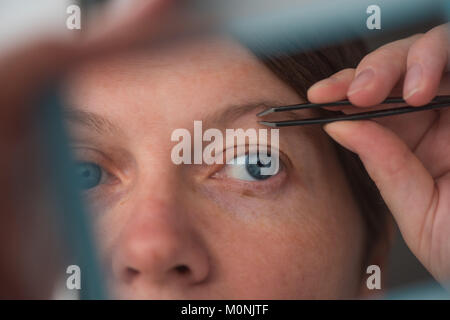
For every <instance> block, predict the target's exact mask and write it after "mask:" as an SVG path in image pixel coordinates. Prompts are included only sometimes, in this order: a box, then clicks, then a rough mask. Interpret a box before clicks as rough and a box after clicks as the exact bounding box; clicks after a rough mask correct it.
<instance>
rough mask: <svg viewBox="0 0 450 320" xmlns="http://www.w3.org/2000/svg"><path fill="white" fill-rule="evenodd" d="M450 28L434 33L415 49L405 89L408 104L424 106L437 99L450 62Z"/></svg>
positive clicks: (409, 54)
mask: <svg viewBox="0 0 450 320" xmlns="http://www.w3.org/2000/svg"><path fill="white" fill-rule="evenodd" d="M449 26H450V24H447V25H442V26H439V27H436V28H434V29H432V30H430V31H429V32H427V33H426V34H425V35H424V36H423V37H422V38H420V39H419V40H417V41H416V42H415V43H414V44H413V45H412V46H411V48H410V50H409V53H408V59H407V68H408V71H407V73H406V78H405V84H404V88H403V96H404V99H405V100H406V101H407V102H408V104H410V105H413V106H421V105H424V104H427V103H429V102H430V101H431V99H433V98H434V97H435V96H436V94H437V92H438V89H439V84H440V82H441V78H442V75H443V73H444V71H446V69H447V67H448V63H449V50H450V39H449V36H450V35H449V30H448V27H449Z"/></svg>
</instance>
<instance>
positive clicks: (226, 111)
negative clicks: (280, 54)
mask: <svg viewBox="0 0 450 320" xmlns="http://www.w3.org/2000/svg"><path fill="white" fill-rule="evenodd" d="M282 105H284V104H283V103H281V102H279V101H275V100H262V101H255V102H250V103H244V104H237V105H229V106H227V107H225V108H221V109H220V110H216V111H215V112H213V113H210V114H207V115H205V116H204V117H201V118H203V119H199V120H203V122H204V123H211V124H220V125H221V126H228V125H230V124H231V123H233V122H234V121H236V120H238V119H239V118H241V117H243V116H246V115H248V114H252V113H253V114H254V115H255V125H258V124H257V123H256V121H257V119H256V114H257V113H258V112H260V111H263V110H265V109H267V108H270V107H277V106H282ZM63 117H64V119H65V120H67V121H68V122H73V123H76V124H79V125H82V126H84V127H86V128H88V129H91V130H94V131H96V132H97V133H99V134H116V135H117V134H119V135H124V132H123V130H122V129H121V127H120V126H119V125H118V124H116V123H114V122H113V121H111V120H109V119H108V118H106V117H104V116H102V115H99V114H97V113H93V112H89V111H84V110H79V109H76V108H74V107H67V108H65V109H64V112H63ZM283 118H284V119H287V120H289V119H298V118H299V113H298V112H297V113H296V112H293V111H288V112H284V113H283Z"/></svg>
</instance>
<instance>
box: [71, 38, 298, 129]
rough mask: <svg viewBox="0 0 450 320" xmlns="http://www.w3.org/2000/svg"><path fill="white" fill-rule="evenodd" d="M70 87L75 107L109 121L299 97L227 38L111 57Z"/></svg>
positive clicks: (79, 73) (75, 77) (81, 71)
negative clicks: (105, 115)
mask: <svg viewBox="0 0 450 320" xmlns="http://www.w3.org/2000/svg"><path fill="white" fill-rule="evenodd" d="M69 84H70V85H69V89H70V90H69V95H70V100H71V102H72V103H74V105H75V106H76V107H77V108H81V109H88V110H89V111H91V112H95V113H103V112H104V110H105V108H108V113H109V114H110V115H111V116H114V115H117V114H119V113H122V112H127V113H128V114H129V113H130V112H132V113H139V114H142V113H143V112H148V111H150V110H149V108H151V112H152V114H153V117H154V118H156V117H160V118H164V117H168V116H169V115H170V117H171V118H173V117H175V118H177V116H178V113H179V110H180V108H185V109H186V110H189V113H190V114H191V115H193V116H194V117H196V118H199V117H201V116H202V115H203V114H204V113H205V112H207V111H209V109H211V108H215V109H217V108H220V107H221V106H225V105H230V104H231V105H232V104H245V103H251V102H253V101H254V100H268V101H273V100H280V99H281V100H283V99H286V100H292V101H293V100H294V99H296V98H297V97H296V95H295V94H294V93H293V92H292V91H291V90H290V89H289V88H288V87H287V86H285V85H284V84H282V83H281V81H280V80H278V79H277V78H276V76H275V75H274V74H272V73H271V72H270V71H269V70H267V69H266V68H265V67H264V66H263V64H262V63H261V62H260V61H258V60H257V59H256V58H255V57H254V56H253V55H252V54H251V52H249V51H248V50H247V49H246V48H244V47H243V46H241V45H239V44H238V43H237V42H235V41H233V40H231V39H228V38H220V39H219V38H215V39H210V38H209V39H196V40H192V41H190V42H185V43H180V44H177V45H174V46H171V47H167V48H164V49H159V50H151V51H150V50H145V51H140V52H136V53H129V54H126V55H121V56H115V57H110V58H108V59H107V60H103V61H97V62H95V63H91V64H90V65H86V66H83V67H82V68H80V69H79V70H77V71H76V72H75V73H74V75H72V76H71V78H70V81H69ZM274 93H276V96H274ZM288 102H289V101H286V103H288ZM295 102H297V101H295ZM175 113H177V114H175ZM180 116H181V115H180ZM183 116H184V117H185V116H186V114H184V115H183ZM166 120H167V119H166Z"/></svg>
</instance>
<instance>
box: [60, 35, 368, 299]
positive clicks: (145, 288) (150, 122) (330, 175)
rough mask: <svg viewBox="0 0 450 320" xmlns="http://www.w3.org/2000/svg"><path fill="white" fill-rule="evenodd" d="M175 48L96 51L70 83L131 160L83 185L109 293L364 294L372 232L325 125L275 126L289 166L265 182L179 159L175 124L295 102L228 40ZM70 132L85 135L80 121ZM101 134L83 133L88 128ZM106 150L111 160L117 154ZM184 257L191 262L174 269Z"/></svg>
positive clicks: (74, 96)
mask: <svg viewBox="0 0 450 320" xmlns="http://www.w3.org/2000/svg"><path fill="white" fill-rule="evenodd" d="M180 46H181V47H177V48H167V49H164V50H163V51H153V52H142V53H136V54H133V55H129V56H121V57H116V58H111V59H109V60H104V61H101V62H97V63H94V64H92V65H89V66H86V67H85V68H83V69H80V70H78V72H77V73H75V75H74V76H73V77H72V78H71V79H70V81H69V82H68V92H69V95H70V100H71V102H72V104H73V105H75V106H76V108H78V109H80V110H84V111H89V112H94V113H97V114H99V115H102V116H104V117H107V118H108V119H109V120H110V121H112V122H114V123H116V124H117V125H118V126H120V128H121V130H122V131H123V132H124V136H122V137H116V136H114V135H104V136H101V137H97V138H98V139H100V140H101V141H102V143H103V144H104V145H111V144H112V145H114V146H115V147H116V148H117V149H120V150H124V152H125V153H126V154H128V155H129V157H130V158H131V159H132V160H133V161H130V162H129V163H128V162H126V161H123V163H121V164H120V165H119V164H118V165H116V167H115V168H113V169H112V170H111V171H112V172H111V174H112V175H115V174H116V172H125V171H126V172H127V174H126V175H123V176H124V177H126V179H125V178H124V180H123V181H120V182H119V183H118V184H116V185H114V186H108V185H102V186H99V187H98V188H96V190H94V191H91V192H90V194H89V196H88V197H89V199H90V200H89V201H91V203H92V206H93V207H94V208H96V210H95V211H96V213H95V217H96V218H97V235H98V238H99V241H100V243H101V248H102V256H103V257H104V261H105V266H107V268H108V269H109V270H110V282H111V288H112V289H113V292H114V294H115V295H116V296H117V297H119V298H144V299H145V298H150V299H172V298H175V299H197V298H204V299H215V298H217V299H220V298H225V299H227V298H228V299H301V298H351V297H357V296H358V295H359V294H360V289H359V288H360V286H361V283H362V281H363V280H362V279H361V260H362V256H363V247H364V235H365V231H364V227H363V222H362V218H361V213H359V212H358V210H357V209H356V205H355V203H354V200H353V198H352V196H351V194H350V191H349V188H348V185H347V183H346V180H345V177H344V176H343V175H342V174H341V173H340V167H339V164H338V162H337V159H336V157H335V155H334V153H333V152H334V151H333V148H332V146H331V145H330V144H329V142H328V139H327V138H326V137H325V135H324V134H323V133H321V131H320V130H318V131H317V132H318V133H317V134H316V135H315V136H314V137H311V136H308V135H302V134H301V133H299V132H298V130H286V131H280V140H281V142H280V149H281V151H283V152H284V153H285V154H286V156H287V157H289V159H290V162H292V165H291V166H286V171H285V172H284V173H283V174H284V176H283V177H282V176H281V175H280V176H279V177H282V178H279V180H276V179H277V177H272V178H270V179H267V180H266V181H265V182H263V183H262V182H258V183H260V184H259V186H260V187H253V186H252V187H250V186H248V185H246V186H245V187H243V185H242V184H240V182H239V181H236V179H233V178H230V177H223V176H222V178H211V176H210V175H211V168H204V166H200V167H196V166H183V165H181V166H176V165H174V164H173V163H172V162H171V160H170V152H171V148H172V147H173V145H174V144H173V143H172V142H171V141H170V136H171V133H172V131H173V130H174V129H177V128H188V129H191V128H192V125H193V121H194V120H201V119H203V117H204V116H205V115H206V114H208V113H209V112H211V111H214V109H219V108H224V106H225V105H231V104H238V103H242V102H246V101H250V100H255V99H257V100H264V99H268V100H272V99H274V98H276V99H281V100H282V101H284V102H285V103H286V104H294V103H299V102H301V101H300V99H299V98H298V96H297V95H296V94H295V92H294V91H293V90H292V89H290V88H289V87H288V86H286V85H285V84H283V83H282V82H281V81H280V80H278V79H277V78H276V77H275V75H273V74H272V73H271V72H270V71H269V70H267V69H265V67H264V66H263V65H262V64H261V63H260V62H259V61H258V60H257V59H256V58H255V57H253V56H252V55H251V54H250V53H249V52H248V51H247V50H245V49H244V48H243V47H241V46H239V45H238V44H236V43H234V42H233V41H231V40H229V39H216V40H214V41H211V40H204V39H203V40H198V41H193V42H192V43H190V44H182V45H180ZM233 126H236V127H256V118H255V117H254V115H249V116H245V117H243V118H242V119H239V120H237V121H236V123H234V124H233ZM319 129H320V128H319ZM71 132H73V134H74V135H75V136H76V135H77V134H79V133H77V132H78V129H77V128H73V130H72V129H71ZM94 135H95V133H87V136H88V140H89V138H90V137H91V138H92V137H93V136H94ZM97 135H98V133H97ZM88 144H89V143H88ZM90 147H92V148H94V149H95V148H100V147H98V146H97V145H95V144H94V143H93V144H92V146H90ZM100 151H102V150H100ZM108 156H109V157H110V158H111V159H112V162H113V163H114V157H115V156H114V154H110V155H108ZM87 160H89V159H87ZM206 167H207V166H206ZM217 170H221V169H219V168H218V169H217ZM272 181H273V182H272ZM241 182H242V181H241ZM275 185H276V187H274V186H275ZM125 199H126V200H125ZM180 265H183V266H187V267H188V268H189V271H188V272H182V273H181V272H177V271H176V270H179V269H180V268H178V269H177V267H178V266H180Z"/></svg>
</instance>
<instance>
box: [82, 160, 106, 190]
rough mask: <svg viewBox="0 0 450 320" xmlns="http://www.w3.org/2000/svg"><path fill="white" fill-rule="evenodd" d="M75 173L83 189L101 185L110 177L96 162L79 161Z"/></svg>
mask: <svg viewBox="0 0 450 320" xmlns="http://www.w3.org/2000/svg"><path fill="white" fill-rule="evenodd" d="M75 174H76V176H77V179H78V181H79V183H80V187H81V189H82V190H89V189H92V188H95V187H97V186H99V185H100V184H102V183H105V181H106V180H107V178H108V173H107V172H106V171H105V169H104V168H102V167H101V166H100V165H99V164H97V163H94V162H78V163H76V164H75Z"/></svg>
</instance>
